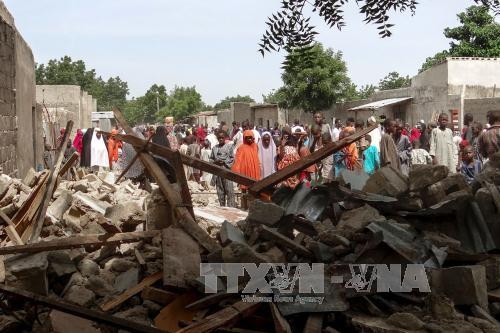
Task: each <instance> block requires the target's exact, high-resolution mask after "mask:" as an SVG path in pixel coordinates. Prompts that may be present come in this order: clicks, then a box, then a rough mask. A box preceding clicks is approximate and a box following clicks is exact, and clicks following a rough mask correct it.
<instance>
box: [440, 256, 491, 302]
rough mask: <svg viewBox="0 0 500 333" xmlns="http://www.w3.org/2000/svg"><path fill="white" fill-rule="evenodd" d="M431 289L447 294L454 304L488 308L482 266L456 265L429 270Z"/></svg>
mask: <svg viewBox="0 0 500 333" xmlns="http://www.w3.org/2000/svg"><path fill="white" fill-rule="evenodd" d="M431 290H432V291H433V292H436V293H442V294H444V295H446V296H448V297H449V298H450V299H451V300H453V302H454V303H455V304H456V305H473V304H477V305H479V306H480V307H482V308H483V309H485V310H487V309H488V293H487V287H486V270H485V268H484V266H480V265H473V266H456V267H450V268H441V269H433V270H431Z"/></svg>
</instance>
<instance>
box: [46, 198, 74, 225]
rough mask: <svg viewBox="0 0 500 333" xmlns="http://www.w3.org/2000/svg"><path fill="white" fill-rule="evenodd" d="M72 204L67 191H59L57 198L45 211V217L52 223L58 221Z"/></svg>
mask: <svg viewBox="0 0 500 333" xmlns="http://www.w3.org/2000/svg"><path fill="white" fill-rule="evenodd" d="M72 202H73V196H72V195H71V192H69V191H61V194H60V195H59V197H58V198H57V199H56V200H54V201H53V202H52V203H51V204H50V205H49V207H48V209H47V215H48V216H49V217H50V218H51V219H52V220H53V221H54V222H57V221H60V220H62V218H63V215H64V213H65V212H66V211H67V210H68V209H69V207H70V206H71V203H72Z"/></svg>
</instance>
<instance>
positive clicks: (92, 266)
mask: <svg viewBox="0 0 500 333" xmlns="http://www.w3.org/2000/svg"><path fill="white" fill-rule="evenodd" d="M78 270H79V271H80V273H82V275H83V276H86V277H89V276H92V275H99V265H98V264H96V263H95V261H92V260H90V259H82V261H80V262H79V263H78Z"/></svg>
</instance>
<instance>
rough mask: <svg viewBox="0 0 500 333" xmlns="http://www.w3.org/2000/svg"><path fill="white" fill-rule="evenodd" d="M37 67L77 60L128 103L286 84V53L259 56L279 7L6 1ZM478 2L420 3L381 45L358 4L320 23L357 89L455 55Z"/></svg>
mask: <svg viewBox="0 0 500 333" xmlns="http://www.w3.org/2000/svg"><path fill="white" fill-rule="evenodd" d="M4 2H5V4H6V6H7V8H8V9H9V11H10V12H11V13H12V14H13V16H14V19H15V22H16V26H17V28H18V30H19V31H20V32H21V34H22V35H23V37H24V39H25V40H26V41H27V42H28V44H29V45H30V46H31V48H32V50H33V54H34V56H35V61H36V62H38V63H46V62H47V61H48V60H50V59H55V58H60V57H62V56H64V55H69V56H70V57H72V58H73V60H78V59H81V60H83V61H85V63H86V65H87V68H94V69H95V70H96V72H97V73H98V75H101V76H102V77H103V78H104V79H107V78H108V77H110V76H113V77H114V76H120V78H121V79H123V80H125V81H127V82H128V85H129V89H130V95H129V96H128V98H132V97H134V96H135V97H137V96H141V95H143V94H144V93H145V92H146V90H147V89H148V88H149V87H150V86H151V85H152V84H154V83H157V84H163V85H165V87H166V88H167V90H171V89H173V88H174V87H175V86H176V85H177V86H193V85H194V86H196V89H197V91H198V92H200V94H201V95H202V98H203V101H204V102H205V103H207V104H211V105H213V104H215V103H217V102H218V101H220V100H221V99H223V98H224V97H226V96H235V95H237V94H240V95H250V96H252V97H253V98H254V99H255V100H256V101H257V102H260V101H262V95H263V94H267V93H269V92H270V91H271V90H272V89H277V88H279V87H280V86H281V68H280V66H281V62H282V60H283V56H284V54H283V53H280V54H278V53H274V54H266V56H265V57H264V58H263V57H262V56H261V54H260V53H259V52H258V45H257V43H258V42H259V41H260V39H261V37H262V34H263V33H264V31H265V28H266V27H267V25H266V24H265V21H266V18H267V17H268V16H270V15H271V14H272V13H274V12H275V11H276V9H278V8H279V6H280V1H279V0H210V1H208V0H182V1H179V0H177V1H172V0H143V1H139V0H85V1H82V0H4ZM472 4H473V1H472V0H420V1H419V5H418V6H417V10H416V13H415V15H414V16H411V14H410V13H409V12H407V13H403V14H401V13H399V12H393V13H392V14H391V22H390V23H393V24H395V26H394V27H393V28H392V32H393V35H392V37H390V38H384V39H381V38H380V37H379V36H378V34H377V29H376V26H374V25H366V24H365V23H363V16H362V15H361V14H359V13H358V7H357V5H356V2H355V1H354V0H351V1H350V3H349V4H348V5H347V6H346V7H345V21H346V23H347V26H346V27H344V28H343V29H342V31H338V30H336V29H329V28H328V27H327V26H326V24H325V23H324V22H323V21H322V19H321V18H319V17H318V16H317V15H316V14H314V13H313V14H312V19H311V21H312V23H313V24H314V25H316V26H317V29H318V31H319V32H320V35H319V36H318V38H317V40H318V41H320V42H321V43H323V44H324V45H325V46H326V47H331V48H333V49H334V50H340V51H342V52H343V55H344V60H345V61H346V63H347V66H348V70H349V76H350V77H351V79H352V81H353V82H354V83H355V84H357V85H358V86H361V85H365V84H377V83H378V82H379V80H380V79H382V78H383V77H384V76H386V75H387V74H388V73H389V72H392V71H397V72H399V73H401V74H403V75H410V76H414V75H416V74H417V72H418V69H419V68H420V66H421V65H422V63H423V62H424V61H425V59H426V58H427V57H429V56H432V55H434V54H435V53H436V52H438V51H442V50H444V49H447V48H448V46H449V40H447V39H446V38H445V37H444V35H443V30H444V28H446V27H454V26H457V25H458V24H459V22H458V20H457V17H456V14H457V13H459V12H461V11H463V10H464V9H465V8H467V7H468V6H470V5H472Z"/></svg>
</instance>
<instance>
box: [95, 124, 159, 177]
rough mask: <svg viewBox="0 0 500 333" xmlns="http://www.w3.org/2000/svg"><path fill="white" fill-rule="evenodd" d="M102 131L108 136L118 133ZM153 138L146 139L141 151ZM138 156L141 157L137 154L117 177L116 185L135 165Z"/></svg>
mask: <svg viewBox="0 0 500 333" xmlns="http://www.w3.org/2000/svg"><path fill="white" fill-rule="evenodd" d="M100 133H101V134H106V136H108V137H109V136H111V135H116V134H111V133H107V132H100ZM152 138H153V136H150V137H149V139H148V140H147V141H146V143H145V144H144V145H143V146H142V149H141V151H144V150H145V149H146V145H147V144H148V143H149V142H150V141H151V139H152ZM138 158H139V154H135V156H134V158H133V159H132V161H130V163H129V164H128V165H127V167H126V168H125V169H124V170H123V171H122V173H120V175H119V176H118V178H116V180H115V185H116V184H118V183H119V182H120V180H121V179H122V177H123V176H125V174H126V173H127V172H128V171H129V170H130V168H131V167H132V165H134V163H135V162H136V161H137V159H138Z"/></svg>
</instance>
